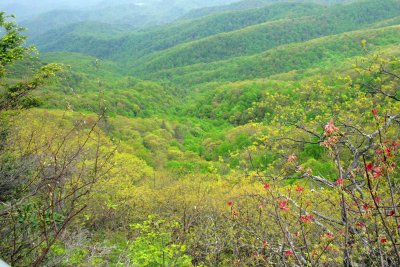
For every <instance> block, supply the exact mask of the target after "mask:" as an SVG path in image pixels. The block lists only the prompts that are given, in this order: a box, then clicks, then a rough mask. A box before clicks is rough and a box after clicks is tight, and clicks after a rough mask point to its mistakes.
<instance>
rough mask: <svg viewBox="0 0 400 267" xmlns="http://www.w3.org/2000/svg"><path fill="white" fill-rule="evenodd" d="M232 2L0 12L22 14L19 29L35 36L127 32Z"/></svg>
mask: <svg viewBox="0 0 400 267" xmlns="http://www.w3.org/2000/svg"><path fill="white" fill-rule="evenodd" d="M234 1H235V0H215V1H188V0H150V1H149V0H147V1H139V0H117V1H105V0H90V1H72V0H65V1H53V0H51V1H43V0H40V1H22V2H20V1H19V2H18V3H16V2H15V1H8V0H6V1H5V2H3V1H2V2H1V3H0V8H3V9H4V10H7V11H8V12H10V13H13V12H18V11H21V13H23V16H22V18H25V20H23V21H21V25H22V26H24V27H26V28H28V32H27V34H29V35H30V36H36V35H38V34H41V33H45V32H47V31H49V30H52V29H57V28H59V27H63V26H69V25H71V24H75V23H79V22H90V21H91V22H93V21H94V22H101V23H107V24H111V25H123V26H124V28H125V30H126V31H128V32H129V31H130V30H132V29H138V28H143V27H146V26H151V25H159V24H165V23H167V22H171V21H173V20H175V19H177V18H178V17H180V16H182V15H183V14H185V12H187V11H189V10H192V9H196V8H200V7H206V6H216V5H222V4H227V3H231V2H234Z"/></svg>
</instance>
